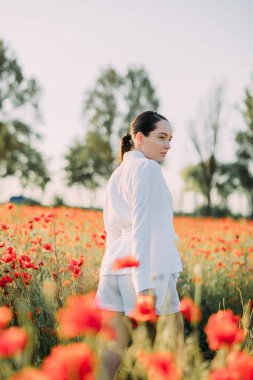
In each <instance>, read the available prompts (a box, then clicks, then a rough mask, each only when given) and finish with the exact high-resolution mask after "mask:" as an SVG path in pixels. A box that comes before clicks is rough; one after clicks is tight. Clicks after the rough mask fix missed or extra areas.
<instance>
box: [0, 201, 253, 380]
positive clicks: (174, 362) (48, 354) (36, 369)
mask: <svg viewBox="0 0 253 380" xmlns="http://www.w3.org/2000/svg"><path fill="white" fill-rule="evenodd" d="M174 226H175V231H176V233H177V235H178V236H179V241H177V242H176V244H177V246H178V249H179V252H180V255H181V258H182V262H183V272H182V273H181V274H180V277H179V279H178V283H177V288H178V292H179V296H180V300H181V305H180V308H181V313H182V314H183V317H184V323H185V343H184V346H183V348H182V347H180V348H178V347H177V345H176V343H175V341H176V337H175V336H174V335H173V323H172V322H170V323H165V322H164V320H163V321H162V320H158V321H157V335H156V338H155V341H153V342H152V341H151V339H149V337H150V332H149V326H150V324H152V322H154V321H156V320H157V317H156V315H155V313H154V305H153V303H152V299H151V297H149V296H140V297H139V299H138V302H137V304H136V310H134V311H133V318H132V319H131V321H128V324H129V329H130V331H131V334H132V342H131V346H130V347H129V349H128V350H127V351H124V352H121V354H122V364H121V366H120V368H119V371H118V375H117V379H119V380H123V379H138V380H141V379H150V380H153V379H156V380H165V379H169V380H170V379H171V380H181V379H182V380H184V379H186V380H195V379H196V380H197V379H201V380H219V379H231V380H245V379H246V380H251V379H253V356H252V355H253V329H252V319H253V318H252V314H253V288H252V284H253V275H252V274H253V222H252V221H249V220H233V219H228V218H222V219H212V218H191V217H175V218H174ZM105 243H106V231H105V230H104V226H103V219H102V212H100V211H95V210H82V209H76V208H75V209H74V208H67V207H58V208H49V207H48V208H46V207H39V206H33V207H31V206H17V205H12V204H4V205H0V380H84V379H85V380H86V379H87V380H92V379H94V380H95V379H96V378H97V373H98V368H99V355H98V351H99V347H101V345H112V344H113V337H114V336H115V332H114V330H113V328H112V327H111V325H110V320H111V319H112V318H113V315H114V314H113V313H112V312H106V311H102V310H99V309H96V308H95V307H94V304H93V301H94V295H95V291H96V289H97V286H98V280H99V269H100V264H101V260H102V257H103V254H104V251H105ZM130 254H131V253H129V255H130ZM124 265H127V266H136V265H138V263H136V262H135V261H134V260H133V259H132V258H131V257H129V258H126V260H125V261H124V260H123V261H121V263H115V271H116V270H117V268H118V267H122V266H124ZM115 273H116V272H115ZM114 349H115V350H117V347H114Z"/></svg>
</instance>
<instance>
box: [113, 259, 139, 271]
mask: <svg viewBox="0 0 253 380" xmlns="http://www.w3.org/2000/svg"><path fill="white" fill-rule="evenodd" d="M139 265H140V263H139V261H138V260H136V259H135V258H134V257H133V256H125V257H122V258H120V259H117V260H115V261H114V263H113V265H112V270H115V271H116V270H119V269H122V268H129V267H138V266H139Z"/></svg>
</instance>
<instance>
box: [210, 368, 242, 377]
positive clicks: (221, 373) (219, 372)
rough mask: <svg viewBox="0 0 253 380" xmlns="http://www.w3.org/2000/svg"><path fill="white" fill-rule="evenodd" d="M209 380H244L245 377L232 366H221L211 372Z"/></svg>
mask: <svg viewBox="0 0 253 380" xmlns="http://www.w3.org/2000/svg"><path fill="white" fill-rule="evenodd" d="M208 380H244V377H241V376H240V374H239V373H238V372H237V371H235V370H233V369H231V368H219V369H216V370H214V371H212V372H211V373H210V375H209V377H208Z"/></svg>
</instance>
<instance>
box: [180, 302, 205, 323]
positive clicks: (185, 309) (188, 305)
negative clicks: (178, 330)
mask: <svg viewBox="0 0 253 380" xmlns="http://www.w3.org/2000/svg"><path fill="white" fill-rule="evenodd" d="M180 312H181V313H182V314H183V316H184V317H185V319H186V320H187V321H189V322H191V323H197V322H199V321H200V319H201V317H202V313H201V310H200V308H199V306H198V305H197V304H196V303H195V302H194V301H193V300H192V299H191V298H188V297H184V298H183V299H182V300H181V302H180Z"/></svg>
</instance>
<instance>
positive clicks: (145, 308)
mask: <svg viewBox="0 0 253 380" xmlns="http://www.w3.org/2000/svg"><path fill="white" fill-rule="evenodd" d="M129 317H130V318H134V319H135V320H136V321H139V322H147V321H150V322H156V321H157V318H158V316H157V314H156V311H155V302H154V298H153V297H152V296H150V295H144V294H140V295H139V296H138V297H137V300H136V304H135V310H133V311H131V312H130V313H129Z"/></svg>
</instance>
